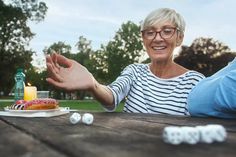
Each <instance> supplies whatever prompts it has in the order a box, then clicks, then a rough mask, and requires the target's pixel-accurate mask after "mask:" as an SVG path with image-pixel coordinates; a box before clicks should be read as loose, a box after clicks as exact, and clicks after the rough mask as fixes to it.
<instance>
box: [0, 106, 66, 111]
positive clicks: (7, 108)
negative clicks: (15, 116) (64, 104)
mask: <svg viewBox="0 0 236 157" xmlns="http://www.w3.org/2000/svg"><path fill="white" fill-rule="evenodd" d="M62 109H64V108H61V107H59V108H55V109H47V110H14V109H10V108H9V107H8V106H7V107H4V110H5V111H7V112H17V113H35V112H54V111H60V110H62ZM64 110H65V109H64Z"/></svg>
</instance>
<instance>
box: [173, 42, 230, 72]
mask: <svg viewBox="0 0 236 157" xmlns="http://www.w3.org/2000/svg"><path fill="white" fill-rule="evenodd" d="M234 57H235V53H233V52H232V51H231V50H230V48H229V47H228V46H227V45H225V44H223V43H222V42H219V41H216V40H214V39H212V38H202V37H201V38H197V39H195V40H194V41H193V43H192V45H191V46H190V47H188V46H182V47H181V51H180V53H179V55H178V56H177V57H176V58H175V59H174V60H175V62H176V63H179V64H180V65H182V66H184V67H186V68H188V69H191V70H196V71H199V72H201V73H202V74H204V75H205V76H210V75H212V74H214V73H215V72H217V71H218V70H220V69H221V68H223V67H224V66H226V65H227V64H228V62H230V61H232V60H233V58H234Z"/></svg>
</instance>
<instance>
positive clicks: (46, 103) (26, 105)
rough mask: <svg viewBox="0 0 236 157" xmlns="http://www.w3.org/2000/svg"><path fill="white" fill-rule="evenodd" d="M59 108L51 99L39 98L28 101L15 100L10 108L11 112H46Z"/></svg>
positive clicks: (55, 101)
mask: <svg viewBox="0 0 236 157" xmlns="http://www.w3.org/2000/svg"><path fill="white" fill-rule="evenodd" d="M58 107H59V104H58V101H57V100H55V99H52V98H39V99H34V100H30V101H25V100H17V101H16V102H15V104H13V105H11V106H10V109H13V110H47V109H56V108H58Z"/></svg>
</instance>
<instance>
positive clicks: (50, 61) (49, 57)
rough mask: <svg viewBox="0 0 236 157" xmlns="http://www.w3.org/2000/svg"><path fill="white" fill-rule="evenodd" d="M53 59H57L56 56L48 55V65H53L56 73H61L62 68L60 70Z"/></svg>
mask: <svg viewBox="0 0 236 157" xmlns="http://www.w3.org/2000/svg"><path fill="white" fill-rule="evenodd" d="M53 58H55V56H54V57H53V56H52V55H51V56H49V55H48V56H47V57H46V63H49V64H51V66H52V68H53V70H54V71H56V72H57V73H59V71H60V68H58V67H57V66H56V65H55V62H54V61H53Z"/></svg>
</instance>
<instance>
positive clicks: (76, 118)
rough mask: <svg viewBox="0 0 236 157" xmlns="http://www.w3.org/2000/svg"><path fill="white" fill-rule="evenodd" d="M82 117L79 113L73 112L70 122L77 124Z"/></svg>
mask: <svg viewBox="0 0 236 157" xmlns="http://www.w3.org/2000/svg"><path fill="white" fill-rule="evenodd" d="M80 119H81V116H80V114H79V113H76V112H75V113H73V114H72V115H71V116H70V123H71V124H77V123H78V122H79V121H80Z"/></svg>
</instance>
